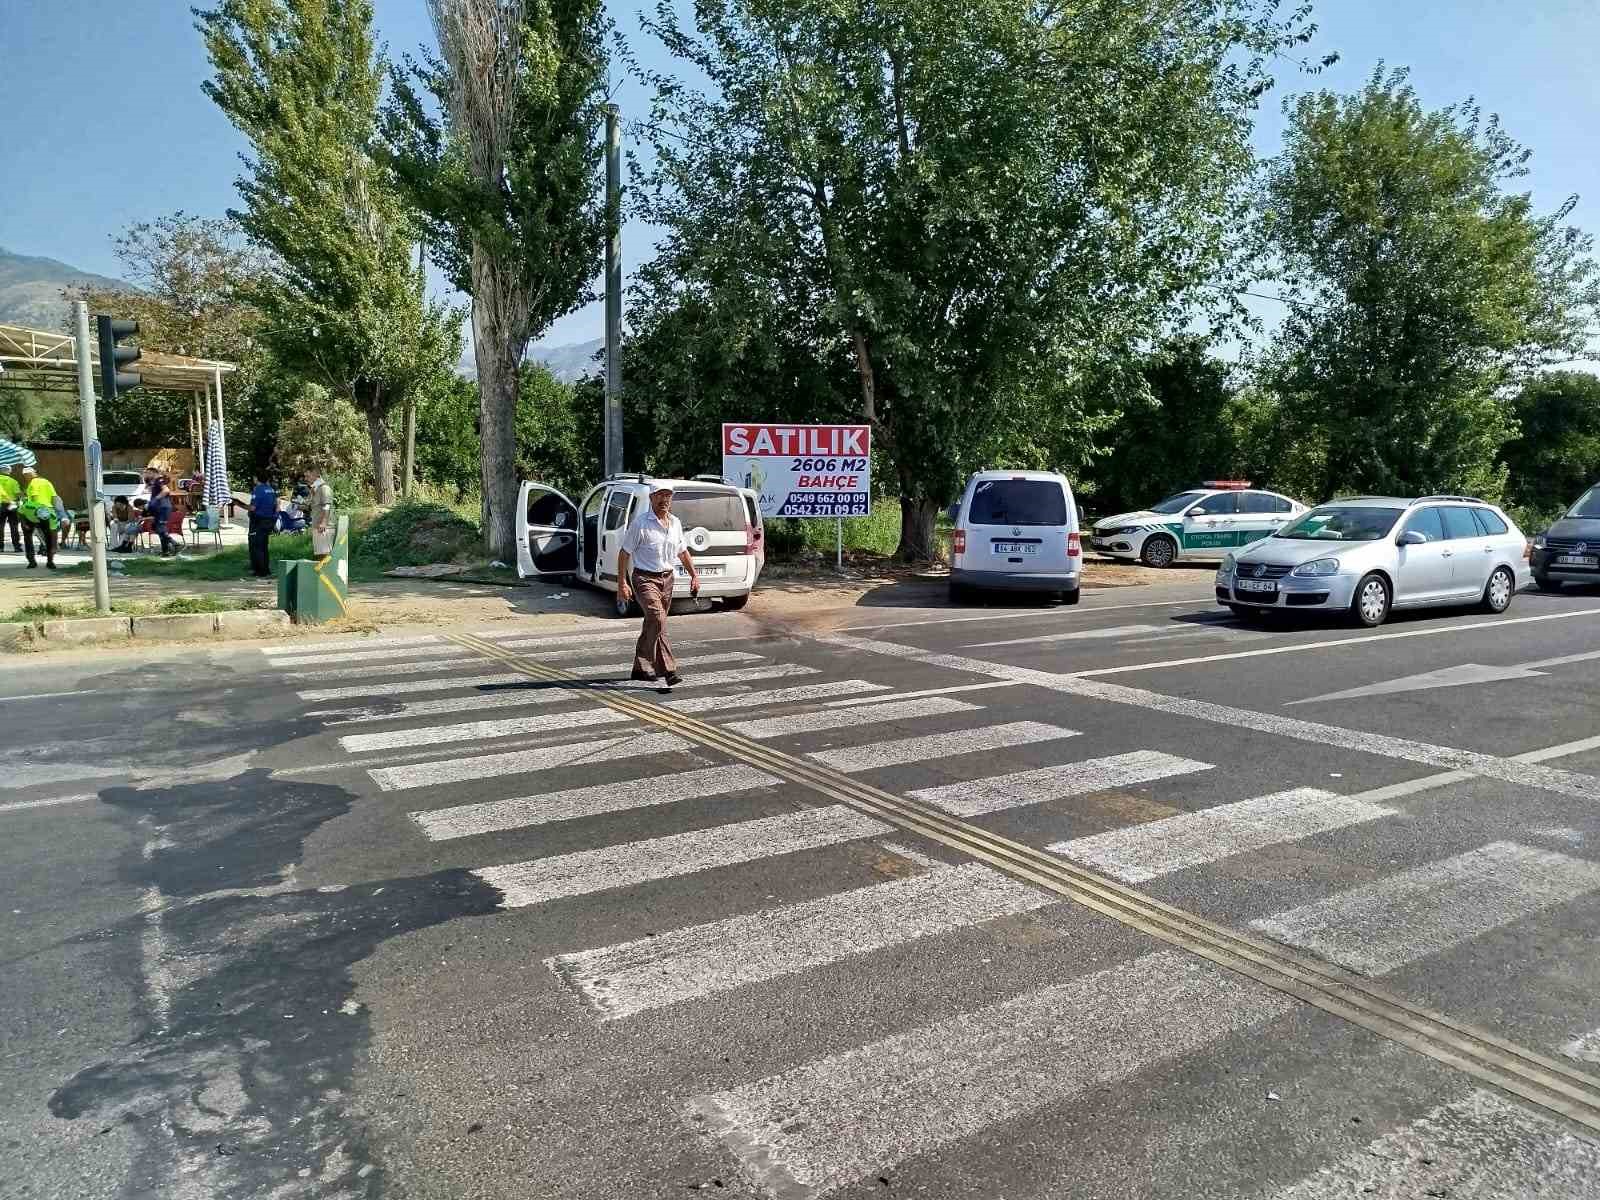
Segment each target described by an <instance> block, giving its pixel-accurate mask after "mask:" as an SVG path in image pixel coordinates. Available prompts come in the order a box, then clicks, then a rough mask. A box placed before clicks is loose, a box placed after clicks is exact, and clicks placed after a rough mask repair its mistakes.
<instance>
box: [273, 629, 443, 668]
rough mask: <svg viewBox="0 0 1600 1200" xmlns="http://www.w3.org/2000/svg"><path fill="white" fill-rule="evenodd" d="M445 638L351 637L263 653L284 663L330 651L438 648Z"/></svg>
mask: <svg viewBox="0 0 1600 1200" xmlns="http://www.w3.org/2000/svg"><path fill="white" fill-rule="evenodd" d="M443 643H444V638H442V637H440V636H439V635H438V634H436V633H423V634H417V635H415V636H412V637H350V638H329V639H328V640H327V641H307V642H306V643H305V644H304V645H300V644H294V645H283V646H262V647H260V650H261V653H262V654H265V655H266V656H267V657H268V658H269V659H272V660H274V661H278V662H283V661H287V660H290V659H295V658H299V657H302V656H303V655H307V654H323V653H326V652H327V651H329V650H361V649H369V650H374V649H393V648H395V647H400V646H437V645H442V644H443Z"/></svg>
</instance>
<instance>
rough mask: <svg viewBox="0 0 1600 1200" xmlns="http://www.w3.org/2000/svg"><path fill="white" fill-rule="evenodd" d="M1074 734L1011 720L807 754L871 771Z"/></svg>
mask: <svg viewBox="0 0 1600 1200" xmlns="http://www.w3.org/2000/svg"><path fill="white" fill-rule="evenodd" d="M1077 736H1078V731H1077V730H1076V729H1063V728H1062V727H1061V726H1059V725H1045V724H1042V723H1041V722H1039V721H1010V722H1007V723H1005V724H1002V725H987V726H984V727H982V728H978V729H960V730H956V731H955V732H953V733H929V734H922V735H919V736H917V737H908V738H901V739H899V740H898V741H891V742H871V743H868V744H866V745H863V746H845V747H842V748H840V749H838V750H818V751H815V752H813V753H811V754H808V755H807V756H806V757H807V758H812V759H815V760H816V761H817V762H819V763H822V764H823V765H825V766H829V767H832V768H833V769H834V770H836V771H844V772H846V773H847V774H854V773H856V772H859V771H871V770H873V769H875V768H877V767H894V766H899V765H900V764H902V763H908V762H921V761H922V760H924V759H941V758H948V757H950V756H951V755H955V754H976V753H978V752H980V751H983V750H1003V749H1005V748H1007V747H1009V746H1023V745H1029V744H1032V743H1036V742H1048V741H1055V740H1057V739H1060V738H1069V737H1077Z"/></svg>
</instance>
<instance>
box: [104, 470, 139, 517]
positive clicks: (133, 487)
mask: <svg viewBox="0 0 1600 1200" xmlns="http://www.w3.org/2000/svg"><path fill="white" fill-rule="evenodd" d="M100 494H101V495H102V496H104V497H105V504H106V509H107V511H109V510H110V508H111V502H112V501H113V500H117V499H123V500H126V501H127V502H128V503H129V504H132V503H133V502H134V501H135V500H148V499H150V488H149V487H148V486H147V485H146V484H145V481H144V472H143V471H102V472H100Z"/></svg>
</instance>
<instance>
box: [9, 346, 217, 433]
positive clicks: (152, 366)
mask: <svg viewBox="0 0 1600 1200" xmlns="http://www.w3.org/2000/svg"><path fill="white" fill-rule="evenodd" d="M89 357H90V358H91V359H92V360H93V361H94V364H95V382H96V383H98V382H99V379H100V372H99V365H100V347H99V346H98V345H96V344H95V343H94V342H93V341H91V342H90V343H89ZM132 369H133V370H135V371H137V372H138V373H139V375H140V377H141V380H142V382H141V386H142V387H147V388H153V389H155V390H157V391H163V392H183V393H186V394H187V395H188V396H189V405H188V417H189V430H188V434H189V448H190V449H191V450H193V451H194V455H195V462H197V463H203V462H205V439H206V431H207V430H208V429H210V428H211V422H212V421H213V420H214V421H216V422H217V427H218V429H219V430H221V431H222V437H221V438H219V439H218V441H219V444H220V445H222V446H226V445H227V424H226V422H225V421H224V419H223V416H222V377H223V376H224V375H227V374H229V373H231V372H233V371H237V370H238V369H239V366H238V364H237V363H230V362H222V361H221V360H219V359H211V358H191V357H189V356H188V355H186V354H168V353H166V352H165V351H161V350H151V349H148V348H147V347H144V346H140V347H139V361H138V362H137V363H135V364H134V365H133V368H132ZM6 387H11V388H27V389H29V390H30V391H37V392H67V393H70V394H72V395H74V396H76V395H77V394H78V347H77V338H75V337H74V336H73V335H71V334H70V333H51V332H49V331H47V330H43V329H27V328H24V327H22V326H20V325H0V388H6Z"/></svg>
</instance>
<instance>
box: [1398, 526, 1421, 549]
mask: <svg viewBox="0 0 1600 1200" xmlns="http://www.w3.org/2000/svg"><path fill="white" fill-rule="evenodd" d="M1394 541H1395V545H1397V546H1425V545H1427V543H1428V535H1427V534H1425V533H1423V532H1422V531H1421V530H1417V529H1408V530H1406V531H1405V532H1404V533H1402V534H1401V535H1400V536H1399V537H1397V538H1395V540H1394Z"/></svg>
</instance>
